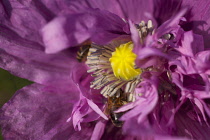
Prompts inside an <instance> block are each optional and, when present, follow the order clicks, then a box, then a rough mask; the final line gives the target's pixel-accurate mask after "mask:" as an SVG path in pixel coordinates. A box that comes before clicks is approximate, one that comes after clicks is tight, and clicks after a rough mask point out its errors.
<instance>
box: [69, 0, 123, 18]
mask: <svg viewBox="0 0 210 140" xmlns="http://www.w3.org/2000/svg"><path fill="white" fill-rule="evenodd" d="M68 5H69V7H70V8H71V9H72V10H73V11H74V12H81V11H83V12H84V9H86V8H90V9H95V8H98V9H101V10H107V11H109V12H111V13H114V14H116V15H118V16H120V17H122V18H123V17H124V15H123V13H122V9H121V7H120V5H119V2H118V1H116V0H106V1H103V0H79V1H76V0H74V1H73V0H72V1H71V2H69V3H68Z"/></svg>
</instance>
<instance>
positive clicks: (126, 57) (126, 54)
mask: <svg viewBox="0 0 210 140" xmlns="http://www.w3.org/2000/svg"><path fill="white" fill-rule="evenodd" d="M132 50H133V43H132V42H128V43H126V44H122V45H120V46H119V47H117V48H116V50H115V52H113V53H112V57H111V58H110V59H109V61H110V63H111V67H112V70H113V72H114V75H115V76H116V77H117V78H119V79H123V80H132V79H134V78H135V77H136V76H137V75H139V74H140V73H141V70H140V69H135V68H134V66H135V60H136V54H135V53H133V52H132Z"/></svg>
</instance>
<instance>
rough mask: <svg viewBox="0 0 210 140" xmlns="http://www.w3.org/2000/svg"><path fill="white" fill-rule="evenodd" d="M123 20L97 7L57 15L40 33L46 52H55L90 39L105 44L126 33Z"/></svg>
mask: <svg viewBox="0 0 210 140" xmlns="http://www.w3.org/2000/svg"><path fill="white" fill-rule="evenodd" d="M125 25H126V24H125V22H124V21H123V20H122V19H121V18H120V17H118V16H117V15H115V14H112V13H110V12H107V11H102V10H99V9H94V10H87V11H86V13H78V14H72V15H66V16H59V17H57V18H55V19H54V20H53V21H52V22H50V23H48V24H47V25H46V26H44V28H43V29H42V31H41V33H42V36H43V40H44V43H45V46H46V52H47V53H55V52H58V51H61V50H63V49H65V48H68V47H70V46H76V45H78V44H81V43H83V42H84V41H86V40H88V39H90V40H91V41H93V42H95V43H97V44H105V43H108V42H109V41H111V40H112V39H115V38H117V37H120V36H121V35H126V33H125V32H124V30H123V27H124V26H125Z"/></svg>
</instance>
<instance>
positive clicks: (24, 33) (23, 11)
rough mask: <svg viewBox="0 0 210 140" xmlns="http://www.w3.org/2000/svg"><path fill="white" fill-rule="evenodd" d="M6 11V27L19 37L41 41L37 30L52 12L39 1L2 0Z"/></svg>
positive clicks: (50, 16)
mask: <svg viewBox="0 0 210 140" xmlns="http://www.w3.org/2000/svg"><path fill="white" fill-rule="evenodd" d="M2 4H3V5H4V10H5V11H6V13H7V19H6V20H7V23H6V22H4V23H3V24H7V26H8V27H10V28H11V29H13V30H14V31H15V32H17V33H18V34H19V35H20V36H21V37H24V38H27V39H29V40H32V41H36V42H39V43H41V42H42V40H41V36H40V35H39V30H40V29H41V27H42V26H43V25H45V24H46V22H47V21H49V20H51V19H52V18H53V17H54V14H53V13H52V12H51V11H49V10H48V9H47V7H46V6H45V5H44V4H43V3H42V2H41V1H40V0H37V1H22V0H21V1H13V0H9V1H2Z"/></svg>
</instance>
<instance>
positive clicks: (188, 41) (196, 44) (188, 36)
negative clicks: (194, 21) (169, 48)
mask: <svg viewBox="0 0 210 140" xmlns="http://www.w3.org/2000/svg"><path fill="white" fill-rule="evenodd" d="M181 42H182V44H181V46H180V47H179V48H178V49H177V50H178V51H179V52H180V53H182V54H183V55H186V56H191V57H194V56H195V55H196V54H197V53H198V52H200V51H203V50H204V44H203V37H202V36H201V35H197V34H193V32H192V31H188V32H185V33H184V34H183V38H182V40H181Z"/></svg>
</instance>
